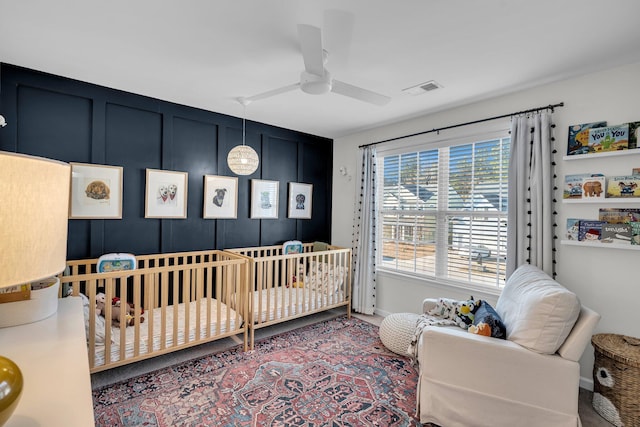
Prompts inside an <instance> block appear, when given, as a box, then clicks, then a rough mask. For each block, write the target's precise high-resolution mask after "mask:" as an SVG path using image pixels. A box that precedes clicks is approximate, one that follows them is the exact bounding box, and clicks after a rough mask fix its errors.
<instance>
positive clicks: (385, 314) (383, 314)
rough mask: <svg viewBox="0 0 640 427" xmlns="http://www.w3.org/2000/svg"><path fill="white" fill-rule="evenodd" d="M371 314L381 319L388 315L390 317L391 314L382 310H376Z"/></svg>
mask: <svg viewBox="0 0 640 427" xmlns="http://www.w3.org/2000/svg"><path fill="white" fill-rule="evenodd" d="M373 314H375V315H377V316H381V317H387V316H388V315H390V314H391V313H390V312H388V311H384V310H380V309H378V308H376V309H375V310H374V311H373Z"/></svg>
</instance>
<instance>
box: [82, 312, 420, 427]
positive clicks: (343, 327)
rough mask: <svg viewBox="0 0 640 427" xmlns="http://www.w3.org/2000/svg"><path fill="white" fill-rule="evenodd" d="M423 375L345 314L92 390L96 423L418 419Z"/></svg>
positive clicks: (409, 422)
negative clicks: (419, 382) (252, 345)
mask: <svg viewBox="0 0 640 427" xmlns="http://www.w3.org/2000/svg"><path fill="white" fill-rule="evenodd" d="M417 380H418V374H417V371H416V369H415V368H414V367H413V366H412V365H411V363H410V360H409V358H408V357H401V356H398V355H396V354H394V353H392V352H390V351H389V350H387V349H386V348H385V347H384V346H383V345H382V343H381V342H380V339H379V337H378V327H377V326H375V325H372V324H370V323H367V322H364V321H362V320H359V319H356V318H353V317H352V318H351V319H347V317H346V316H342V317H339V318H337V319H332V320H328V321H325V322H321V323H317V324H314V325H309V326H305V327H302V328H300V329H295V330H292V331H289V332H285V333H283V334H280V335H277V336H274V337H271V338H267V339H264V340H262V341H258V342H256V344H255V349H254V350H252V351H248V352H243V351H242V349H241V348H240V347H237V348H234V349H231V350H228V351H224V352H221V353H217V354H213V355H209V356H206V357H203V358H200V359H197V360H192V361H188V362H184V363H182V364H179V365H175V366H171V367H168V368H164V369H161V370H158V371H155V372H152V373H149V374H144V375H141V376H139V377H136V378H132V379H129V380H127V381H124V382H121V383H117V384H114V385H110V386H107V387H104V388H101V389H97V390H94V392H93V401H94V411H95V418H96V426H109V427H115V426H162V427H169V426H216V427H218V426H234V427H235V426H279V427H285V426H327V427H338V426H353V427H356V426H391V427H392V426H420V423H419V422H418V419H417V418H416V414H415V412H416V385H417Z"/></svg>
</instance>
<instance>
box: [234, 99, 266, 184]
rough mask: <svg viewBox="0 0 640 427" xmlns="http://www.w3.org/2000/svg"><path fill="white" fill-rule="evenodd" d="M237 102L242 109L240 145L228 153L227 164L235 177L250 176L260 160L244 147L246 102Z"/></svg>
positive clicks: (254, 151)
mask: <svg viewBox="0 0 640 427" xmlns="http://www.w3.org/2000/svg"><path fill="white" fill-rule="evenodd" d="M238 102H239V103H240V104H242V106H243V107H244V115H243V117H242V145H236V146H235V147H233V148H232V149H231V151H229V154H228V155H227V164H228V165H229V169H231V171H232V172H233V173H235V174H236V175H251V174H252V173H254V172H255V171H256V169H258V164H259V163H260V159H259V158H258V153H256V150H254V149H253V148H251V147H249V146H248V145H245V139H246V117H247V104H248V103H249V101H247V100H246V99H245V98H238Z"/></svg>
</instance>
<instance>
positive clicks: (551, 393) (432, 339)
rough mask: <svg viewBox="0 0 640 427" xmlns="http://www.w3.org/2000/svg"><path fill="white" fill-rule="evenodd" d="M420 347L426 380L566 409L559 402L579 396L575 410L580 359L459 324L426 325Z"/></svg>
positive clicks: (419, 357) (421, 365)
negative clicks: (530, 347) (537, 350)
mask: <svg viewBox="0 0 640 427" xmlns="http://www.w3.org/2000/svg"><path fill="white" fill-rule="evenodd" d="M418 346H419V352H418V361H419V365H420V376H421V378H423V379H425V381H428V382H433V383H440V384H447V387H450V388H451V389H452V390H465V393H466V392H469V393H472V394H474V393H477V394H486V395H493V396H501V398H503V399H505V400H514V401H521V402H530V403H531V404H537V405H540V406H541V407H545V408H549V409H555V410H561V409H562V406H561V405H560V404H558V402H566V401H567V399H569V400H571V399H573V398H574V397H575V404H576V411H577V404H578V385H579V380H580V365H579V364H578V363H576V362H573V361H570V360H566V359H563V358H562V357H560V356H558V355H546V354H539V353H535V352H533V351H531V350H528V349H526V348H524V347H522V346H520V345H518V344H516V343H514V342H512V341H507V340H501V339H497V338H491V337H485V336H481V335H475V334H472V333H470V332H467V331H465V330H463V329H460V328H446V327H438V326H431V327H427V328H425V330H424V332H423V333H422V336H421V338H420V342H419V343H418ZM540 390H545V393H540Z"/></svg>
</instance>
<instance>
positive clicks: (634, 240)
mask: <svg viewBox="0 0 640 427" xmlns="http://www.w3.org/2000/svg"><path fill="white" fill-rule="evenodd" d="M629 225H631V244H632V245H640V221H633V222H630V223H629Z"/></svg>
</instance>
